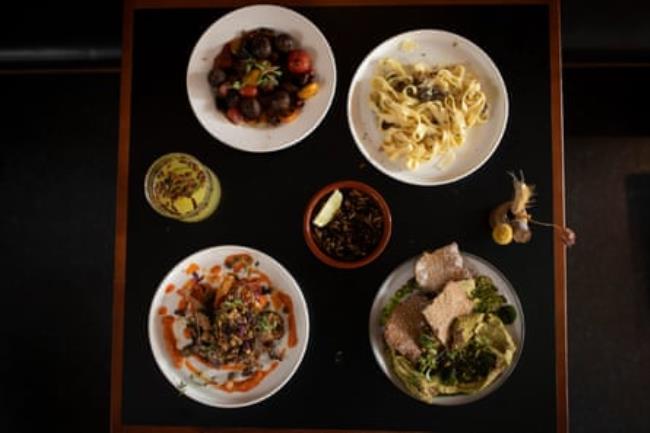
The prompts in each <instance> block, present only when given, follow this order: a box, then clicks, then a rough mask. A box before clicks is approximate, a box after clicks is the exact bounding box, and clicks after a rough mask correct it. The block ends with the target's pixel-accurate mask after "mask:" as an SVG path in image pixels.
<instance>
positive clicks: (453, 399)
mask: <svg viewBox="0 0 650 433" xmlns="http://www.w3.org/2000/svg"><path fill="white" fill-rule="evenodd" d="M461 254H462V256H463V257H464V258H468V259H470V260H473V261H476V262H478V263H481V264H483V265H484V266H486V267H487V268H489V269H490V271H491V272H493V273H494V274H495V275H496V276H498V277H499V278H500V279H501V280H502V281H503V282H504V283H505V285H506V286H507V287H508V291H509V292H510V293H511V294H512V298H513V304H514V307H515V310H517V321H519V322H520V327H521V335H520V337H519V340H518V341H516V343H517V351H516V352H515V356H514V359H513V360H512V363H511V364H510V366H508V368H507V369H506V370H505V371H503V372H502V373H501V375H499V377H497V378H496V379H495V380H494V382H492V383H491V384H490V385H488V386H487V388H484V389H482V390H481V391H479V392H477V393H474V394H453V395H443V396H438V397H434V399H433V402H432V403H431V404H430V405H429V404H427V403H424V402H422V401H420V400H419V399H417V398H415V397H414V396H412V395H411V394H410V393H409V392H408V391H407V390H406V388H405V387H404V385H403V384H402V383H401V381H400V380H399V378H397V377H395V374H394V373H393V372H392V370H391V367H390V365H389V361H388V359H387V358H386V356H385V351H384V349H385V344H386V343H385V342H384V338H383V334H382V336H381V337H380V342H379V344H375V339H374V338H373V334H374V332H375V330H376V329H377V327H378V326H379V324H378V323H377V320H378V318H379V317H378V316H380V315H381V310H382V309H383V307H384V305H385V304H382V305H379V302H380V297H381V296H386V297H387V298H388V297H389V295H388V294H386V291H387V289H388V284H389V282H390V280H391V279H392V278H394V277H395V274H396V272H397V270H399V269H400V268H401V267H403V266H405V265H407V264H409V263H410V262H411V261H413V260H415V259H416V258H417V257H418V256H414V257H411V258H410V259H407V260H405V261H404V262H402V263H400V264H399V265H398V266H396V267H395V268H394V269H393V270H392V271H391V272H390V274H388V276H387V277H386V279H384V281H382V283H381V285H380V286H379V290H377V294H376V295H375V298H374V300H373V302H372V306H371V308H370V317H369V321H368V336H369V340H370V348H371V350H372V353H373V355H374V357H375V361H376V362H377V364H378V366H379V369H380V370H381V371H382V372H383V373H384V375H385V376H386V378H387V379H388V380H389V381H390V382H391V383H392V384H393V385H395V387H397V388H398V389H399V390H400V391H402V392H403V393H404V394H406V395H407V396H409V397H411V398H412V399H414V400H416V401H419V402H420V403H422V404H426V405H427V406H461V405H464V404H469V403H473V402H475V401H478V400H481V399H483V398H485V397H487V396H488V395H490V394H492V393H493V392H495V391H496V390H498V389H499V388H500V387H501V386H502V385H503V384H504V383H505V382H506V381H507V380H508V378H509V377H510V375H511V374H512V373H513V372H514V371H515V368H516V367H517V364H518V363H519V359H520V358H521V354H522V352H523V351H524V342H525V340H526V319H525V317H524V309H523V307H522V305H521V300H520V299H519V295H518V294H517V290H516V289H515V288H514V286H513V285H512V283H510V280H508V279H507V278H506V277H505V275H503V273H502V272H501V271H500V270H499V269H498V268H497V267H496V266H494V265H493V264H492V263H490V262H488V261H487V260H485V259H484V258H482V257H479V256H476V255H474V254H470V253H466V252H464V251H462V252H461ZM384 286H386V288H384ZM397 289H399V287H397V288H396V289H395V290H394V291H392V293H390V296H392V294H393V293H394V292H395V291H396V290H397ZM499 290H500V291H503V290H504V289H503V288H501V287H499ZM506 326H507V327H509V326H513V325H506Z"/></svg>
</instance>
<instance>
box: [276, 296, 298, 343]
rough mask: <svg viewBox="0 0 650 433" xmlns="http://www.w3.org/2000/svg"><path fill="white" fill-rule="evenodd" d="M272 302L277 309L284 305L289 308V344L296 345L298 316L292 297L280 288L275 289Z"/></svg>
mask: <svg viewBox="0 0 650 433" xmlns="http://www.w3.org/2000/svg"><path fill="white" fill-rule="evenodd" d="M271 302H273V307H274V308H275V309H276V310H277V309H280V308H281V307H283V306H284V308H286V310H287V319H288V320H289V335H288V337H287V346H289V347H294V346H295V345H296V344H297V343H298V334H297V333H296V316H295V314H294V312H293V301H292V300H291V297H290V296H289V295H287V294H286V293H284V292H281V291H280V290H278V289H275V290H273V293H272V294H271Z"/></svg>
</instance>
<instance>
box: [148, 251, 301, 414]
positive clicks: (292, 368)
mask: <svg viewBox="0 0 650 433" xmlns="http://www.w3.org/2000/svg"><path fill="white" fill-rule="evenodd" d="M236 253H247V254H250V255H251V256H252V257H253V259H254V260H256V261H259V269H260V270H262V271H263V272H264V273H266V275H268V277H269V278H270V279H271V282H272V283H273V286H274V287H277V288H278V289H280V290H282V291H283V292H285V293H286V294H287V295H289V296H290V297H291V299H292V301H293V306H294V314H295V318H296V331H297V338H298V343H297V344H296V346H294V347H293V348H287V351H286V353H285V358H284V359H283V360H282V361H281V362H280V363H279V365H278V366H277V368H276V369H275V370H274V371H273V372H271V373H270V374H269V375H268V376H267V377H265V378H264V380H262V382H261V383H260V384H259V385H257V386H256V387H255V388H253V389H252V390H250V391H248V392H243V393H242V392H232V393H228V392H224V391H221V390H219V389H217V388H215V387H213V386H204V385H201V384H200V383H197V381H196V380H195V379H194V378H193V376H192V372H191V371H189V370H188V369H187V367H186V366H185V365H184V364H183V365H182V366H181V368H176V367H175V366H174V363H173V361H172V357H171V355H170V353H169V351H168V349H167V348H166V347H165V340H164V338H163V326H162V317H163V316H162V315H160V314H159V309H160V308H161V307H164V308H165V309H166V310H167V314H173V312H174V310H175V309H176V307H177V305H178V301H179V300H180V296H179V295H178V294H176V293H175V292H170V293H166V290H165V289H166V288H167V287H168V286H169V284H173V285H174V286H175V287H176V288H178V287H181V286H182V285H183V284H184V283H185V282H186V281H187V280H188V278H189V275H188V274H187V273H186V269H187V268H188V266H189V265H190V264H192V263H196V264H197V265H198V266H199V267H200V269H201V270H200V271H199V274H203V273H206V272H207V271H208V270H209V269H210V268H211V267H213V266H214V265H223V261H224V259H225V258H226V257H227V256H229V255H231V254H236ZM177 322H179V321H178V320H177ZM174 331H175V334H176V336H177V338H178V339H179V340H178V341H179V343H178V344H179V345H182V344H181V340H182V338H183V337H181V334H182V327H181V326H180V322H179V327H178V328H176V327H174ZM286 338H287V337H286V336H285V337H284V339H285V340H286ZM308 339H309V313H308V311H307V304H306V303H305V299H304V297H303V295H302V292H301V290H300V287H299V286H298V283H296V280H294V278H293V277H292V276H291V274H290V273H289V272H288V271H287V270H286V269H285V268H284V267H283V266H282V265H281V264H280V263H278V262H277V261H276V260H275V259H273V258H272V257H270V256H268V255H266V254H264V253H262V252H260V251H257V250H255V249H252V248H247V247H241V246H235V245H226V246H218V247H212V248H208V249H205V250H201V251H199V252H196V253H194V254H192V255H191V256H189V257H187V258H185V259H183V260H182V261H181V262H180V263H178V264H177V265H176V266H175V267H174V269H172V270H171V272H169V274H167V276H166V277H165V278H164V279H163V280H162V282H161V283H160V285H159V286H158V289H157V290H156V293H155V295H154V297H153V301H152V302H151V309H150V310H149V342H150V343H151V349H152V351H153V355H154V358H155V359H156V363H157V364H158V367H159V368H160V370H161V371H162V373H163V375H164V376H165V377H166V378H167V380H169V382H170V383H171V384H172V385H174V386H175V387H177V388H179V390H180V391H181V392H182V393H183V394H185V395H186V396H188V397H189V398H191V399H193V400H196V401H198V402H200V403H203V404H206V405H208V406H214V407H222V408H236V407H243V406H250V405H252V404H255V403H259V402H260V401H262V400H265V399H267V398H269V397H270V396H272V395H273V394H275V393H276V392H277V391H278V390H280V388H282V387H283V386H284V385H285V384H286V383H287V382H288V381H289V379H291V376H293V374H294V373H295V372H296V370H297V369H298V366H299V365H300V362H301V361H302V358H303V356H304V354H305V350H306V349H307V341H308ZM195 364H196V365H195V367H200V368H201V369H202V370H206V368H205V367H204V366H202V365H201V364H199V363H198V362H197V363H195ZM208 373H209V374H213V373H215V371H214V370H210V369H207V370H206V373H205V374H206V376H208V377H209V375H208ZM221 373H222V374H227V373H223V372H221ZM199 382H200V381H199Z"/></svg>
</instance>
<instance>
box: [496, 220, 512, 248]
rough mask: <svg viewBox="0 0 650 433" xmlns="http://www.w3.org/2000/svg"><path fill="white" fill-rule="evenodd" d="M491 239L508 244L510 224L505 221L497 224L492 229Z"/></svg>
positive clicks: (510, 232) (501, 243)
mask: <svg viewBox="0 0 650 433" xmlns="http://www.w3.org/2000/svg"><path fill="white" fill-rule="evenodd" d="M492 239H494V242H496V243H497V244H499V245H508V244H509V243H510V242H512V226H510V224H506V223H501V224H497V225H496V226H494V229H493V230H492Z"/></svg>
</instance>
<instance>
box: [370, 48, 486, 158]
mask: <svg viewBox="0 0 650 433" xmlns="http://www.w3.org/2000/svg"><path fill="white" fill-rule="evenodd" d="M370 108H371V109H372V111H373V112H374V113H375V115H376V116H377V124H378V127H380V128H381V130H382V133H383V142H382V144H381V150H382V151H383V152H384V153H385V154H386V155H387V156H388V157H389V158H390V159H391V160H397V159H404V160H405V162H406V167H407V168H408V169H410V170H415V169H416V168H417V167H418V166H419V165H420V164H422V163H425V162H428V161H432V160H434V159H436V158H437V161H436V165H437V166H438V168H445V167H446V166H448V165H449V164H450V163H451V162H453V160H454V155H455V154H454V150H455V149H456V148H458V147H459V146H462V145H463V143H464V142H465V139H466V137H467V134H468V133H469V130H470V128H472V127H473V126H474V125H477V124H481V123H485V122H487V119H488V103H487V97H486V96H485V93H484V92H483V90H482V89H481V83H480V82H479V81H478V80H477V79H476V78H475V77H474V76H473V75H472V74H471V73H470V72H469V71H468V70H467V69H466V68H465V67H464V66H462V65H458V64H456V65H448V66H431V65H425V64H422V63H417V64H402V63H400V62H399V61H397V60H395V59H391V58H386V59H382V60H381V61H380V62H379V65H378V67H377V70H376V72H375V75H374V76H373V78H372V81H371V91H370Z"/></svg>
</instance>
